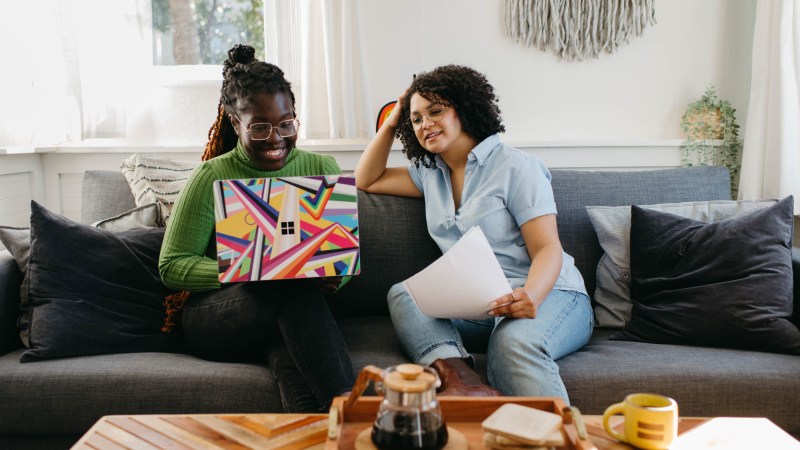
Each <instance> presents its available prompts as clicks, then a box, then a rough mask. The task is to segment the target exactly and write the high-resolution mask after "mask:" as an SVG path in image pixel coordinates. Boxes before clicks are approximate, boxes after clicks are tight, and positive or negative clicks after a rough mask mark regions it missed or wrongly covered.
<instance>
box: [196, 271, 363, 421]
mask: <svg viewBox="0 0 800 450" xmlns="http://www.w3.org/2000/svg"><path fill="white" fill-rule="evenodd" d="M181 328H182V329H183V334H184V336H186V340H187V342H188V344H189V348H190V349H191V350H192V352H193V353H194V354H195V355H197V356H199V357H201V358H205V359H209V360H214V361H264V362H266V361H267V359H268V358H269V360H270V363H271V364H270V366H271V367H270V368H271V369H272V371H273V373H274V375H275V377H276V379H277V381H278V385H279V387H280V388H281V398H282V401H283V404H284V405H283V406H284V410H286V411H287V412H316V411H320V410H323V409H324V408H326V407H327V406H328V405H329V404H330V401H331V399H332V398H333V397H335V396H337V395H339V394H341V393H342V392H345V391H349V390H350V389H351V388H352V387H353V384H354V382H355V378H354V376H353V364H352V362H351V361H350V355H349V353H348V351H347V346H346V345H345V342H344V338H343V337H342V334H341V332H340V331H339V327H338V325H337V324H336V321H335V320H334V318H333V315H332V314H331V312H330V309H328V304H327V303H326V301H325V297H324V295H323V294H322V292H321V291H320V289H319V287H318V286H317V285H316V284H314V283H313V282H310V281H308V280H286V281H269V282H256V283H239V284H231V285H224V286H223V287H222V288H221V289H218V290H215V291H208V292H199V293H195V294H192V295H191V296H190V297H189V300H188V301H187V303H186V306H184V308H183V311H182V313H181ZM283 343H285V346H284V345H283Z"/></svg>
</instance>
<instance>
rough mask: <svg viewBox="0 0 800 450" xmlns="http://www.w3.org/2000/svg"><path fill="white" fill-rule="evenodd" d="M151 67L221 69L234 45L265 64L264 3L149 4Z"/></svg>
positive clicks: (191, 0)
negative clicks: (251, 49) (243, 47)
mask: <svg viewBox="0 0 800 450" xmlns="http://www.w3.org/2000/svg"><path fill="white" fill-rule="evenodd" d="M151 7H152V14H153V65H156V66H174V65H221V64H222V63H223V62H224V61H225V59H226V58H227V51H228V49H230V48H231V47H233V46H234V45H235V44H239V43H247V44H249V45H252V46H253V47H255V49H256V58H258V59H260V60H264V2H263V0H152V1H151Z"/></svg>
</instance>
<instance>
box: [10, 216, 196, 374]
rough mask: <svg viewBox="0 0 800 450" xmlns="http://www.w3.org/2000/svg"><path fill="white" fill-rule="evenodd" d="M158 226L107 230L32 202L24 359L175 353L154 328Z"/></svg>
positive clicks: (173, 344)
mask: <svg viewBox="0 0 800 450" xmlns="http://www.w3.org/2000/svg"><path fill="white" fill-rule="evenodd" d="M163 236H164V230H163V229H143V230H133V231H125V232H121V233H117V234H115V233H112V232H109V231H105V230H100V229H97V228H93V227H90V226H87V225H82V224H79V223H76V222H73V221H71V220H69V219H67V218H65V217H62V216H59V215H57V214H53V213H51V212H50V211H48V210H47V209H46V208H44V207H43V206H41V205H39V204H38V203H36V202H31V258H30V264H29V266H28V278H29V292H28V295H29V307H30V311H31V314H30V325H29V327H30V330H29V331H30V338H29V343H28V345H29V346H30V349H29V350H27V351H25V353H23V354H22V360H23V361H33V360H37V359H46V358H57V357H64V356H72V355H86V354H97V353H118V352H137V351H182V350H183V349H184V342H183V340H182V337H181V336H180V335H179V334H177V333H174V334H166V333H162V332H161V331H160V327H161V324H162V322H163V320H164V314H165V310H164V305H163V300H164V297H165V296H167V295H170V294H171V293H173V292H172V291H170V290H168V289H167V288H166V287H164V285H163V284H162V283H161V279H160V277H159V274H158V255H159V252H160V249H161V241H162V239H163Z"/></svg>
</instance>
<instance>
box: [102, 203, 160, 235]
mask: <svg viewBox="0 0 800 450" xmlns="http://www.w3.org/2000/svg"><path fill="white" fill-rule="evenodd" d="M92 226H93V227H96V228H100V229H102V230H106V231H111V232H114V233H117V232H120V231H128V230H139V229H142V228H158V227H163V226H164V222H163V221H162V220H161V210H160V207H159V205H158V203H150V204H149V205H144V206H137V207H136V208H133V209H131V210H129V211H126V212H124V213H122V214H120V215H118V216H114V217H109V218H108V219H103V220H98V221H97V222H95V223H93V224H92Z"/></svg>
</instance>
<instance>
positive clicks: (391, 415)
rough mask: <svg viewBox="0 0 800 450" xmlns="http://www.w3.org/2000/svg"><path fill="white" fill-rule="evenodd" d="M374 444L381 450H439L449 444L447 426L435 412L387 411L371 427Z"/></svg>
mask: <svg viewBox="0 0 800 450" xmlns="http://www.w3.org/2000/svg"><path fill="white" fill-rule="evenodd" d="M372 442H373V443H374V444H375V446H376V447H378V448H379V449H381V450H401V449H425V450H427V449H431V450H433V449H440V448H442V447H444V446H445V444H447V426H445V424H444V421H442V416H441V415H440V414H439V413H438V412H434V411H428V412H418V413H413V412H412V413H409V412H401V411H384V412H383V414H380V415H379V416H378V418H377V419H376V420H375V424H374V425H373V427H372Z"/></svg>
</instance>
